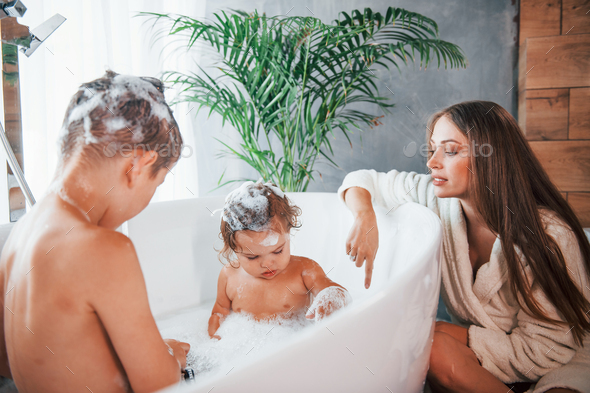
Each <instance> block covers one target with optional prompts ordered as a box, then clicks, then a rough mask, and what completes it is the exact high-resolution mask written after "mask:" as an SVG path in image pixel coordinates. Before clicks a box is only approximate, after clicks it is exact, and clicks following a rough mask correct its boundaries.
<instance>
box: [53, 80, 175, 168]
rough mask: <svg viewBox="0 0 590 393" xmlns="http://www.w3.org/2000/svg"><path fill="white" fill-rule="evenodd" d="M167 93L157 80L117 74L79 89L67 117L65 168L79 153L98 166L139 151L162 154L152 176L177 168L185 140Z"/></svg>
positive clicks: (62, 149)
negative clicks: (98, 162) (99, 162)
mask: <svg viewBox="0 0 590 393" xmlns="http://www.w3.org/2000/svg"><path fill="white" fill-rule="evenodd" d="M163 92H164V85H163V83H162V82H161V81H160V80H159V79H157V78H151V77H136V76H128V75H119V74H117V73H116V72H113V71H107V72H106V74H105V75H104V76H103V77H101V78H98V79H96V80H93V81H91V82H88V83H83V84H82V85H80V87H79V89H78V91H77V92H76V94H74V96H73V97H72V99H71V101H70V104H69V105H68V108H67V110H66V114H65V117H64V122H63V126H62V130H61V135H60V152H61V157H60V159H61V161H62V163H66V162H67V161H68V159H69V158H70V157H71V156H73V155H74V154H75V153H78V152H82V156H83V158H84V159H86V160H87V161H89V162H94V161H96V160H100V159H104V158H110V157H113V156H115V155H116V154H120V153H124V152H127V153H129V152H131V151H132V150H135V149H136V148H142V149H143V150H145V151H154V152H155V153H156V154H157V159H156V162H155V163H154V165H153V166H152V172H151V174H152V176H155V175H156V173H157V172H158V171H159V170H160V169H162V168H164V167H167V166H171V165H173V164H174V163H176V161H178V159H179V157H180V153H181V150H182V145H183V141H182V137H181V135H180V131H179V129H178V125H177V123H176V120H175V119H174V116H173V115H172V111H171V110H170V107H169V106H168V104H167V103H166V100H165V98H164V94H163ZM125 146H127V147H125Z"/></svg>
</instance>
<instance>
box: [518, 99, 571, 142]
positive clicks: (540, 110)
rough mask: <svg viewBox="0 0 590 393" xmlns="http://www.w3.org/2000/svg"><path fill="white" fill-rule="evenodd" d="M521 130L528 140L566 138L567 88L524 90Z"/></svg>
mask: <svg viewBox="0 0 590 393" xmlns="http://www.w3.org/2000/svg"><path fill="white" fill-rule="evenodd" d="M525 96H526V103H525V105H526V118H525V124H524V127H522V124H521V127H522V128H523V131H524V133H525V136H526V138H527V139H529V140H549V139H567V130H568V107H569V89H547V90H526V92H525Z"/></svg>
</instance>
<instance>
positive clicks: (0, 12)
mask: <svg viewBox="0 0 590 393" xmlns="http://www.w3.org/2000/svg"><path fill="white" fill-rule="evenodd" d="M25 12H27V7H25V5H24V4H23V3H22V1H20V0H14V1H9V2H8V3H3V4H0V19H4V18H6V17H9V16H12V17H14V18H17V17H19V18H22V17H23V16H24V15H25Z"/></svg>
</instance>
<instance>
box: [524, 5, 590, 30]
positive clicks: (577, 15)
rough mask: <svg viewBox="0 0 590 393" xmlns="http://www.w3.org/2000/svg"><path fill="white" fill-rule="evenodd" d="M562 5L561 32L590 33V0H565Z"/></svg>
mask: <svg viewBox="0 0 590 393" xmlns="http://www.w3.org/2000/svg"><path fill="white" fill-rule="evenodd" d="M527 1H530V0H527ZM562 7H563V8H562V11H561V34H565V33H567V34H568V35H569V34H585V33H590V23H589V19H588V15H590V14H587V12H588V10H590V0H563V6H562ZM572 27H573V28H572ZM568 31H569V33H568Z"/></svg>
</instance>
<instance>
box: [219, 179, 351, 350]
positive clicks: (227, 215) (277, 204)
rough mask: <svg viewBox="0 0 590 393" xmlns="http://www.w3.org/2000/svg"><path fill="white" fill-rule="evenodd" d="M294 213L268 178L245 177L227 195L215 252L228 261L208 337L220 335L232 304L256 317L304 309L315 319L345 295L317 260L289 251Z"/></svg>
mask: <svg viewBox="0 0 590 393" xmlns="http://www.w3.org/2000/svg"><path fill="white" fill-rule="evenodd" d="M300 214H301V210H300V209H299V208H298V207H297V206H295V205H292V204H291V203H290V201H289V199H288V198H287V197H286V196H285V195H284V194H283V192H282V191H281V190H280V189H279V188H278V187H276V186H274V185H272V184H271V183H266V184H262V182H261V181H259V182H258V183H254V182H246V183H244V184H243V185H242V186H241V187H240V188H238V189H236V190H234V191H233V192H231V193H230V194H229V195H228V196H227V198H226V199H225V206H224V207H223V212H222V221H221V237H222V238H223V243H224V245H223V248H222V250H221V251H220V255H221V257H222V258H224V259H226V260H227V261H228V262H229V263H228V264H226V265H225V267H224V268H223V269H221V272H220V273H219V279H218V282H217V300H216V301H215V305H214V306H213V310H212V312H211V317H210V318H209V329H208V330H209V336H210V337H211V338H217V339H219V338H220V337H219V336H217V335H216V334H215V333H216V332H217V329H218V328H219V326H220V324H221V322H222V321H223V319H224V318H225V317H226V316H227V315H229V314H230V311H232V310H233V311H234V312H243V313H248V314H250V315H252V316H253V317H254V318H255V319H256V320H263V319H264V320H268V319H275V318H291V317H292V316H294V315H297V314H298V313H300V312H302V311H304V310H305V311H306V317H307V318H308V319H315V320H320V319H322V318H324V317H326V316H327V315H329V314H331V313H332V312H333V311H335V310H337V309H339V308H341V307H344V306H345V305H347V304H348V303H349V302H350V301H351V297H350V295H349V293H348V291H346V289H344V288H343V287H342V286H340V285H338V284H337V283H335V282H333V281H332V280H330V279H329V278H328V277H327V276H326V274H325V273H324V271H323V270H322V268H321V267H320V265H318V264H317V263H316V262H314V261H312V260H311V259H309V258H305V257H300V256H295V255H291V251H290V242H291V240H290V239H291V236H290V231H291V228H298V227H299V226H300V225H299V223H298V220H297V217H298V216H299V215H300ZM312 298H313V299H314V300H313V302H311V299H312ZM310 304H311V306H310Z"/></svg>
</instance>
